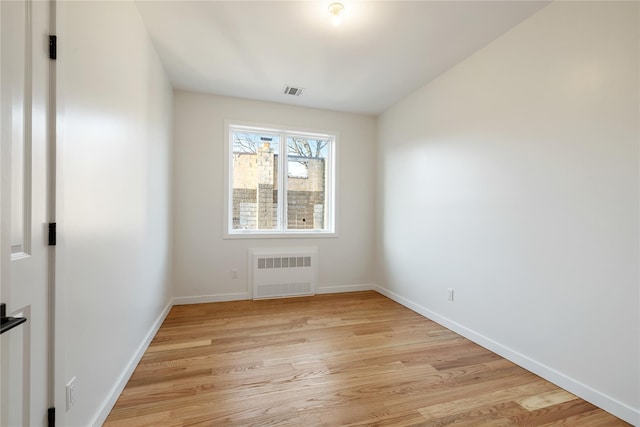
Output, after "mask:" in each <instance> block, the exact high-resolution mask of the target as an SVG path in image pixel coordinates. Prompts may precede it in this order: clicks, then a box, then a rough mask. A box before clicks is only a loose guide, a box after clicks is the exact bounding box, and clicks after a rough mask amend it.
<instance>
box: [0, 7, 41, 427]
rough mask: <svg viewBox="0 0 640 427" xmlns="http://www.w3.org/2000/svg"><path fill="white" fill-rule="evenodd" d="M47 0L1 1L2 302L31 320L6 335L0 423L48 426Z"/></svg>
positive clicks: (1, 350)
mask: <svg viewBox="0 0 640 427" xmlns="http://www.w3.org/2000/svg"><path fill="white" fill-rule="evenodd" d="M49 18H50V17H49V2H48V1H29V0H18V1H3V0H0V106H1V109H0V118H1V121H0V137H1V141H2V150H1V151H0V176H1V178H2V184H1V189H0V190H1V191H0V221H1V224H2V225H1V230H0V231H1V234H0V244H1V250H0V277H1V279H2V283H1V286H0V301H2V302H3V303H6V309H7V315H8V316H13V317H26V318H27V321H26V322H25V323H23V324H21V325H19V326H16V327H15V328H13V329H11V330H9V331H5V332H4V333H3V334H2V335H1V336H0V365H1V366H0V369H1V370H0V383H1V387H0V426H2V427H5V426H8V427H14V426H16V427H22V426H43V425H47V409H48V407H49V401H50V393H49V388H50V386H51V384H50V381H49V363H50V358H49V343H48V341H47V340H48V336H49V333H48V327H49V324H50V322H49V315H50V311H49V297H48V294H49V275H50V272H49V265H50V264H49V256H50V251H51V249H50V248H49V246H48V240H47V234H48V233H47V229H48V222H49V218H48V213H49V212H51V211H52V209H51V208H52V206H53V205H52V202H53V200H52V199H51V198H49V197H48V196H47V194H49V192H50V191H49V185H50V181H49V175H50V174H52V173H53V171H52V170H51V168H50V164H49V162H48V155H49V153H48V151H49V147H48V143H49V142H48V141H49V138H48V137H47V135H48V127H47V126H48V121H47V111H48V100H49V99H48V96H49V58H48V38H49V34H48V28H49Z"/></svg>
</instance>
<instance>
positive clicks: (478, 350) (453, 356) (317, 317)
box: [105, 292, 629, 427]
mask: <svg viewBox="0 0 640 427" xmlns="http://www.w3.org/2000/svg"><path fill="white" fill-rule="evenodd" d="M452 424H453V425H456V426H461V425H465V426H466V425H474V426H485V425H486V426H489V425H494V426H503V425H536V426H554V425H569V426H580V427H590V426H607V427H611V426H622V425H629V424H626V423H624V422H622V421H621V420H619V419H617V418H615V417H613V416H612V415H610V414H608V413H606V412H604V411H603V410H601V409H598V408H596V407H595V406H593V405H591V404H589V403H587V402H585V401H584V400H581V399H578V398H577V397H575V396H574V395H572V394H570V393H568V392H566V391H564V390H562V389H560V388H558V387H556V386H554V385H552V384H551V383H549V382H547V381H545V380H543V379H541V378H539V377H537V376H536V375H534V374H532V373H530V372H528V371H526V370H524V369H522V368H519V367H518V366H516V365H514V364H513V363H511V362H508V361H507V360H505V359H503V358H501V357H499V356H497V355H495V354H494V353H491V352H490V351H488V350H485V349H483V348H482V347H480V346H478V345H476V344H473V343H472V342H470V341H468V340H466V339H464V338H462V337H460V336H459V335H456V334H455V333H453V332H451V331H449V330H447V329H444V328H443V327H441V326H439V325H437V324H435V323H433V322H431V321H429V320H427V319H425V318H424V317H422V316H420V315H418V314H416V313H414V312H412V311H410V310H409V309H407V308H404V307H402V306H400V305H399V304H396V303H395V302H393V301H391V300H389V299H387V298H385V297H383V296H381V295H379V294H377V293H375V292H357V293H348V294H333V295H320V296H316V297H310V298H292V299H286V300H267V301H236V302H225V303H213V304H198V305H185V306H176V307H174V308H173V309H172V310H171V313H170V314H169V315H168V317H167V319H166V320H165V322H164V324H163V325H162V327H161V328H160V330H159V332H158V334H157V336H156V337H155V338H154V340H153V342H152V343H151V345H150V347H149V349H148V350H147V352H146V353H145V355H144V357H143V358H142V360H141V362H140V364H139V366H138V367H137V369H136V370H135V372H134V374H133V376H132V377H131V380H130V381H129V383H128V384H127V386H126V388H125V390H124V392H123V393H122V395H121V397H120V399H119V400H118V402H117V403H116V405H115V407H114V409H113V411H112V412H111V414H110V415H109V418H108V419H107V421H106V423H105V426H107V427H116V426H127V427H136V426H220V425H234V426H299V427H306V426H346V425H354V426H356V425H357V426H371V425H375V426H410V425H420V426H445V425H452Z"/></svg>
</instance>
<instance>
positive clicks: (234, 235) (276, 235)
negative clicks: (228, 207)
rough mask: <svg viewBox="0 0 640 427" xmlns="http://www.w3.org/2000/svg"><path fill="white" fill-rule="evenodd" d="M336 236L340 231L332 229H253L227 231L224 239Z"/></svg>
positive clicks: (324, 237)
mask: <svg viewBox="0 0 640 427" xmlns="http://www.w3.org/2000/svg"><path fill="white" fill-rule="evenodd" d="M335 237H338V233H336V232H330V231H311V232H308V231H307V232H279V233H269V232H262V233H261V232H256V231H255V230H251V231H240V232H234V233H229V232H226V233H225V234H224V236H223V239H225V240H227V239H228V240H233V239H327V238H335Z"/></svg>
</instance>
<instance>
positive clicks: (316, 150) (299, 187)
mask: <svg viewBox="0 0 640 427" xmlns="http://www.w3.org/2000/svg"><path fill="white" fill-rule="evenodd" d="M329 141H330V140H329V139H317V138H309V137H302V136H300V137H298V136H289V137H287V156H288V157H287V228H288V229H290V230H324V229H325V228H326V222H327V221H326V207H327V203H326V197H327V194H326V175H327V168H326V163H327V157H328V152H329Z"/></svg>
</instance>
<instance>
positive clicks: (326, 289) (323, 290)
mask: <svg viewBox="0 0 640 427" xmlns="http://www.w3.org/2000/svg"><path fill="white" fill-rule="evenodd" d="M375 287H376V285H374V284H373V283H363V284H361V285H344V286H319V287H318V289H316V293H317V294H338V293H341V292H360V291H370V290H373V289H374V288H375Z"/></svg>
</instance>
